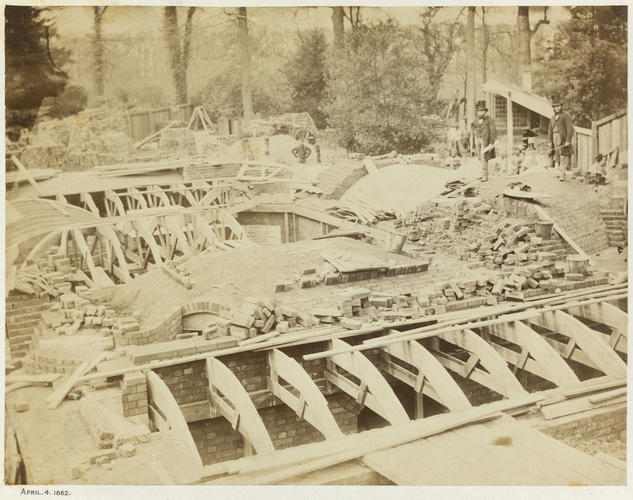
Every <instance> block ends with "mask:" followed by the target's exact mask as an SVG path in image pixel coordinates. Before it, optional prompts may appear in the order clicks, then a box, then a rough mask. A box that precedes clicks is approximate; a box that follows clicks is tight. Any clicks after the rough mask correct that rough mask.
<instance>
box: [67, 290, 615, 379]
mask: <svg viewBox="0 0 633 500" xmlns="http://www.w3.org/2000/svg"><path fill="white" fill-rule="evenodd" d="M626 296H627V295H626V294H623V295H621V296H616V297H626ZM600 300H610V298H609V297H607V298H603V299H600ZM563 307H564V306H563ZM479 314H480V315H481V316H482V317H486V316H489V315H490V314H492V313H490V312H486V311H484V312H481V313H479ZM432 319H433V318H429V320H432ZM513 320H515V319H512V318H506V319H505V321H513ZM416 321H418V320H416ZM408 323H409V321H405V322H403V324H404V325H406V324H408ZM391 326H392V327H393V326H395V325H394V324H393V323H392V324H391ZM431 326H433V327H435V328H437V326H438V325H431ZM465 326H466V325H461V326H459V327H457V328H460V329H463V328H464V327H465ZM384 328H385V325H382V326H378V327H372V328H371V329H366V331H352V330H345V331H341V333H340V335H341V336H344V335H347V336H355V335H361V334H363V333H375V332H380V331H383V330H384ZM471 328H475V327H474V326H472V325H471ZM411 331H413V330H411ZM284 335H287V334H284ZM284 335H282V336H281V337H282V338H273V339H271V340H269V341H267V342H262V344H263V345H261V346H260V345H258V346H257V349H258V350H269V349H274V348H279V347H285V346H287V345H288V344H289V343H288V342H287V341H285V340H284V339H283V337H284ZM331 335H332V334H331V333H330V334H327V335H326V336H323V335H315V334H314V333H313V332H307V333H306V334H305V338H303V340H302V342H301V343H311V342H313V341H317V342H322V341H323V340H324V339H328V340H329V338H331ZM398 341H402V340H398ZM390 343H391V342H390ZM386 345H388V344H386ZM350 347H351V346H350ZM367 348H369V347H367ZM372 348H373V346H372ZM347 349H349V348H347ZM251 350H253V346H251V345H244V346H240V347H230V348H226V349H220V350H217V351H214V352H209V353H199V354H194V355H191V356H183V357H180V358H176V359H170V360H163V361H153V362H150V363H146V364H144V365H138V366H134V367H128V368H119V369H116V370H110V371H108V372H103V373H102V374H96V375H89V376H84V377H82V378H81V379H80V380H79V382H85V381H87V380H94V379H97V378H107V377H117V376H121V375H124V374H125V373H131V372H134V371H137V370H148V369H155V368H162V367H165V366H172V365H176V364H181V363H189V362H191V361H198V360H202V359H208V358H215V357H220V356H226V355H229V354H237V353H241V352H246V351H251ZM345 352H347V351H345ZM317 354H318V355H321V354H322V353H317ZM319 357H327V355H326V356H319ZM305 358H306V356H304V359H305Z"/></svg>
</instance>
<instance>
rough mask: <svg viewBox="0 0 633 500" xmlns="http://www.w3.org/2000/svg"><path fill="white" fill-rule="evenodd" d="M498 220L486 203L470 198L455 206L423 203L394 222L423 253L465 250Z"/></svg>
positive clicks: (497, 215)
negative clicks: (423, 250)
mask: <svg viewBox="0 0 633 500" xmlns="http://www.w3.org/2000/svg"><path fill="white" fill-rule="evenodd" d="M500 218H501V214H499V213H498V212H497V211H496V210H493V207H492V206H491V205H490V203H488V202H485V201H482V200H479V199H476V198H473V199H469V198H464V199H462V200H459V201H457V202H455V201H454V200H452V201H450V202H426V203H422V204H420V205H418V206H417V207H416V208H415V209H414V210H412V211H410V212H409V213H407V214H406V215H405V216H404V217H401V218H399V219H397V220H395V221H394V226H395V227H396V229H398V230H399V231H400V232H402V233H403V234H406V235H407V238H408V240H409V241H410V242H414V243H417V244H418V246H420V247H423V248H424V249H425V250H439V249H449V248H450V249H451V250H454V249H455V248H459V247H465V246H466V245H468V244H469V242H471V241H472V240H473V239H474V238H475V237H476V236H477V235H478V234H480V233H481V232H482V231H487V230H489V229H491V228H493V227H495V225H496V224H497V223H498V221H499V219H500Z"/></svg>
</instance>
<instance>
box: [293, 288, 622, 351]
mask: <svg viewBox="0 0 633 500" xmlns="http://www.w3.org/2000/svg"><path fill="white" fill-rule="evenodd" d="M626 297H628V294H620V295H613V296H611V297H609V300H612V299H613V300H615V299H619V298H626ZM604 300H606V299H605V298H599V299H593V300H587V301H584V302H583V303H587V304H588V303H593V302H602V301H604ZM572 305H576V304H572ZM570 306H571V305H570V304H563V305H560V306H549V307H546V308H543V309H534V310H532V311H524V312H518V313H515V314H508V315H506V316H503V317H499V318H497V319H493V320H486V321H473V322H471V323H465V324H460V325H454V324H453V325H450V326H446V327H445V328H438V326H440V325H431V326H429V327H423V328H419V329H414V330H409V331H404V332H398V333H397V334H389V335H385V336H384V337H381V338H378V339H372V340H368V341H365V342H363V343H362V344H359V345H355V346H349V347H347V348H344V349H336V350H334V349H333V350H329V351H322V352H317V353H314V354H306V355H305V356H303V359H304V360H305V361H312V360H315V359H322V358H328V357H330V356H332V355H335V354H342V353H346V352H355V351H365V350H367V349H374V348H376V347H384V346H386V345H390V344H393V343H395V342H403V341H405V340H420V339H424V338H430V337H435V336H437V335H439V334H440V333H448V332H454V331H458V330H463V329H465V328H466V329H468V328H481V327H484V326H490V325H495V324H502V323H506V322H508V321H524V320H529V319H531V318H535V317H538V316H540V315H542V314H543V313H544V312H547V311H556V310H561V309H566V308H568V307H570ZM490 314H491V313H490V312H489V313H488V314H486V313H480V317H486V316H489V315H490Z"/></svg>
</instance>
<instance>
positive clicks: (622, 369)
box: [530, 311, 626, 378]
mask: <svg viewBox="0 0 633 500" xmlns="http://www.w3.org/2000/svg"><path fill="white" fill-rule="evenodd" d="M530 322H531V323H534V324H537V325H539V326H542V327H544V328H547V329H549V330H552V331H554V332H557V333H560V334H562V335H565V336H567V337H569V338H571V339H573V340H574V341H575V342H576V344H577V345H578V346H579V347H580V348H581V349H582V350H583V351H584V353H585V354H586V355H587V356H588V357H589V358H590V359H591V360H592V361H593V362H594V363H595V364H596V365H597V366H598V368H599V370H600V371H602V372H603V373H604V374H606V375H609V376H612V377H616V378H622V377H625V376H626V363H625V362H624V361H622V358H620V356H618V354H617V353H616V352H615V351H614V350H613V349H612V348H611V347H610V346H609V344H607V343H606V342H605V341H604V340H603V339H602V337H601V335H600V333H599V332H596V331H595V330H592V329H591V328H589V327H588V326H586V325H585V324H584V323H582V322H581V321H579V320H577V319H576V318H574V317H573V316H571V315H569V314H567V313H565V312H563V311H548V312H545V313H543V314H541V315H540V316H536V317H534V318H531V319H530Z"/></svg>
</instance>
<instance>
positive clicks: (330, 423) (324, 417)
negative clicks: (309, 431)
mask: <svg viewBox="0 0 633 500" xmlns="http://www.w3.org/2000/svg"><path fill="white" fill-rule="evenodd" d="M268 366H269V367H270V379H269V389H270V391H271V392H272V393H273V394H274V395H275V396H277V397H278V398H279V399H280V400H281V401H282V402H283V403H285V404H286V405H287V406H288V407H290V408H291V409H293V410H294V411H295V413H296V414H297V416H298V417H299V418H302V419H304V420H306V421H307V422H308V423H309V424H310V425H312V426H313V427H314V428H315V429H317V430H318V431H319V432H320V433H321V434H323V436H324V437H325V438H326V439H335V438H339V437H342V436H343V433H342V432H341V429H340V428H339V426H338V424H337V423H336V420H335V419H334V415H332V412H331V411H330V409H329V407H328V404H327V400H326V399H325V396H323V394H321V391H320V390H319V388H318V386H317V385H316V384H315V383H314V380H312V378H310V375H308V373H307V372H306V371H305V370H304V369H303V367H302V366H301V365H300V364H299V363H297V362H296V361H295V360H294V359H292V358H291V357H289V356H287V355H286V354H284V353H283V352H281V351H280V350H278V349H273V350H272V351H270V352H269V353H268ZM279 377H281V378H283V379H284V380H285V381H286V382H288V383H289V384H290V385H291V386H292V387H293V388H295V389H296V390H298V391H299V396H298V397H297V396H295V395H294V394H293V393H292V392H291V391H290V390H288V389H287V388H286V387H284V386H283V385H282V384H281V383H280V381H279Z"/></svg>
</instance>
